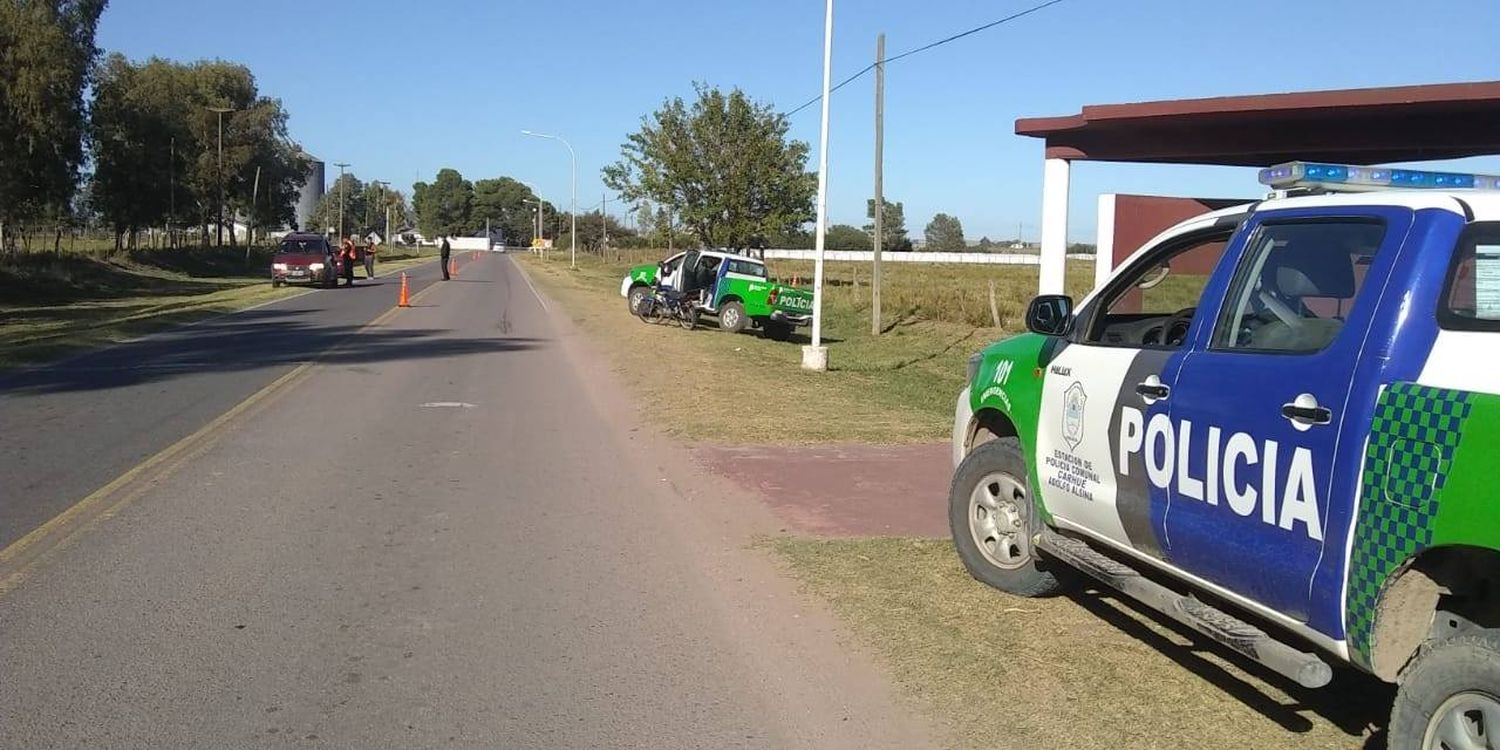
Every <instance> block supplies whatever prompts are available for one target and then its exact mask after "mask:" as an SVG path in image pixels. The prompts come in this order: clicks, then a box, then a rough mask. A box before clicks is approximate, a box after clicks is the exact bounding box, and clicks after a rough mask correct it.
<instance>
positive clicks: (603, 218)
mask: <svg viewBox="0 0 1500 750" xmlns="http://www.w3.org/2000/svg"><path fill="white" fill-rule="evenodd" d="M608 203H609V197H608V196H606V195H605V194H604V193H600V194H599V227H600V230H601V231H603V232H604V241H603V242H602V243H600V245H599V255H600V256H601V257H602V256H603V255H604V249H605V248H607V247H609V219H608V216H609V214H606V213H605V212H604V207H605V205H607V204H608Z"/></svg>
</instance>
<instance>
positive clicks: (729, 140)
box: [604, 84, 817, 249]
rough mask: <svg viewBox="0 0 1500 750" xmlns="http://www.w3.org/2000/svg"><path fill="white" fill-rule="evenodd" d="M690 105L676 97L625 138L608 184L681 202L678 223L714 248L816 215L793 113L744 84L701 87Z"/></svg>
mask: <svg viewBox="0 0 1500 750" xmlns="http://www.w3.org/2000/svg"><path fill="white" fill-rule="evenodd" d="M695 89H696V92H697V98H696V99H695V100H694V102H693V103H692V105H691V106H689V105H688V104H687V103H685V102H683V100H682V99H681V98H674V99H670V100H668V101H666V102H664V103H663V105H662V108H661V109H659V110H657V111H656V112H655V113H653V114H652V115H651V116H650V117H648V118H642V122H641V129H640V130H639V131H637V132H635V133H632V134H631V135H630V136H629V137H628V138H627V140H626V142H625V143H624V144H623V145H622V146H621V156H622V158H621V160H620V161H619V162H616V163H615V164H612V165H610V166H607V167H605V168H604V183H605V184H606V185H608V186H609V187H610V188H611V189H613V190H615V191H616V192H618V193H620V194H621V195H622V196H623V197H624V198H625V200H627V201H640V200H643V199H649V200H651V201H653V202H655V203H657V204H662V205H669V206H673V207H675V212H674V213H675V219H676V221H677V223H678V224H680V225H682V226H684V227H687V228H689V229H690V230H691V231H692V232H693V234H695V235H696V236H697V238H698V241H699V242H702V243H703V244H704V245H708V246H710V247H727V248H732V249H741V248H745V247H749V246H750V245H751V244H752V243H755V242H757V241H763V239H764V238H765V237H768V236H771V235H774V234H776V233H778V232H784V231H786V230H788V229H790V228H793V227H796V226H798V225H800V224H802V223H804V222H807V221H809V220H811V219H812V209H813V205H812V203H813V201H812V199H813V193H814V192H815V191H816V188H817V180H816V178H815V177H814V175H812V174H810V173H808V172H807V171H806V165H807V154H808V147H807V144H806V143H803V142H801V141H792V140H788V139H787V128H788V124H787V119H786V117H785V116H783V115H781V114H780V113H778V112H776V111H775V110H773V109H772V108H771V107H770V106H769V105H764V104H756V103H754V102H752V101H750V99H749V98H748V97H747V96H745V93H744V92H742V91H740V90H739V89H734V90H732V91H730V92H729V93H728V94H726V93H724V92H723V91H721V90H719V89H717V88H711V87H709V86H707V85H704V84H697V85H696V86H695Z"/></svg>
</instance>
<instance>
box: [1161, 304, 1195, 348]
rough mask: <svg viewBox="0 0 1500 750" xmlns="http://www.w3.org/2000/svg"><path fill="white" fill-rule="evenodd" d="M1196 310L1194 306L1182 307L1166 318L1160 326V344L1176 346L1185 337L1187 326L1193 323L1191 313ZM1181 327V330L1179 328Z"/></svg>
mask: <svg viewBox="0 0 1500 750" xmlns="http://www.w3.org/2000/svg"><path fill="white" fill-rule="evenodd" d="M1197 312H1198V308H1196V307H1184V308H1182V309H1181V310H1178V311H1177V312H1175V313H1172V317H1170V318H1167V322H1166V323H1164V324H1162V327H1161V344H1162V345H1163V346H1178V345H1180V344H1181V343H1182V342H1183V340H1184V339H1186V338H1187V334H1188V328H1190V327H1191V326H1192V325H1193V315H1194V314H1195V313H1197ZM1179 329H1181V330H1179Z"/></svg>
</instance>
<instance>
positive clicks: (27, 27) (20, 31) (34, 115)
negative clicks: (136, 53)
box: [0, 0, 107, 239]
mask: <svg viewBox="0 0 1500 750" xmlns="http://www.w3.org/2000/svg"><path fill="white" fill-rule="evenodd" d="M106 1H107V0H5V1H4V2H0V239H3V235H4V225H5V224H7V223H14V222H17V221H19V220H21V219H24V218H30V217H40V216H41V215H43V214H50V215H52V216H53V217H58V216H61V215H64V214H67V213H70V208H71V202H72V198H73V193H74V190H75V189H76V187H77V184H78V180H77V175H78V167H79V165H80V164H81V163H82V162H83V139H84V133H85V123H86V117H85V115H86V112H85V104H84V99H83V92H84V89H85V87H86V86H87V85H88V83H89V79H90V73H91V70H92V67H93V64H94V60H95V58H96V57H97V56H98V48H97V47H96V46H95V45H94V31H95V29H97V28H98V24H99V15H100V14H101V13H103V12H104V6H105V4H106Z"/></svg>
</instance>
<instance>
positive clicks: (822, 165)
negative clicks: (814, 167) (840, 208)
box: [802, 0, 833, 371]
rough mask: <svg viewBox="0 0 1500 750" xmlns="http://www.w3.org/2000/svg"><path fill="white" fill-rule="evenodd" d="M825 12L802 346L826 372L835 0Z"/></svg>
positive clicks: (806, 364)
mask: <svg viewBox="0 0 1500 750" xmlns="http://www.w3.org/2000/svg"><path fill="white" fill-rule="evenodd" d="M824 7H825V10H824V12H823V112H822V126H821V127H820V128H819V133H818V203H817V208H818V212H817V216H818V225H817V234H816V235H815V236H814V238H813V252H814V260H813V309H812V313H813V319H812V343H811V344H809V345H807V346H804V347H802V369H804V370H816V371H826V370H827V369H828V347H826V346H824V345H823V259H824V255H825V253H824V250H826V249H827V246H826V244H825V243H826V241H827V239H828V95H829V93H831V91H830V84H829V82H830V79H831V78H832V76H833V0H827V1H826V2H825V3H824Z"/></svg>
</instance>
